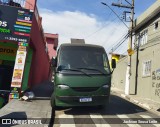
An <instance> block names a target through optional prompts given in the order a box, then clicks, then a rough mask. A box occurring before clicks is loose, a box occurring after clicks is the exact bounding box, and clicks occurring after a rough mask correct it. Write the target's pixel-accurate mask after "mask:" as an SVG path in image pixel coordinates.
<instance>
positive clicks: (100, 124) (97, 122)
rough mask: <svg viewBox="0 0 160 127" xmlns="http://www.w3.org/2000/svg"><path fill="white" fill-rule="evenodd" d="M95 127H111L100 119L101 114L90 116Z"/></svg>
mask: <svg viewBox="0 0 160 127" xmlns="http://www.w3.org/2000/svg"><path fill="white" fill-rule="evenodd" d="M90 117H91V118H92V120H93V122H94V124H95V126H96V127H111V126H110V125H109V124H108V123H107V122H106V121H105V120H104V119H103V117H102V115H101V114H90ZM96 118H97V119H96Z"/></svg>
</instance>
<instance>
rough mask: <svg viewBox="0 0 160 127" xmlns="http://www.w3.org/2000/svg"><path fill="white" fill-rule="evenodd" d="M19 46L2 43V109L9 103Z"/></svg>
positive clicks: (0, 52)
mask: <svg viewBox="0 0 160 127" xmlns="http://www.w3.org/2000/svg"><path fill="white" fill-rule="evenodd" d="M17 47H18V45H17V44H13V43H3V42H0V108H1V107H2V106H4V105H5V104H6V103H7V102H8V97H9V93H10V88H11V80H12V75H13V69H14V64H15V58H16V52H17Z"/></svg>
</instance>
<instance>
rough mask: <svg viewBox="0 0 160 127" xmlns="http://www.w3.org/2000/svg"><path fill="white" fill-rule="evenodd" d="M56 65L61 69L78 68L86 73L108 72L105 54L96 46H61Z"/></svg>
mask: <svg viewBox="0 0 160 127" xmlns="http://www.w3.org/2000/svg"><path fill="white" fill-rule="evenodd" d="M58 66H59V67H61V70H63V68H64V70H66V69H67V70H69V69H80V70H83V71H85V72H86V73H87V74H110V67H109V62H108V58H107V54H106V53H105V51H104V49H103V48H101V47H96V46H95V47H94V46H62V47H61V51H60V54H59V61H58ZM73 73H74V72H73Z"/></svg>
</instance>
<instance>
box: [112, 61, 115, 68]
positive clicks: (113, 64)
mask: <svg viewBox="0 0 160 127" xmlns="http://www.w3.org/2000/svg"><path fill="white" fill-rule="evenodd" d="M112 68H113V69H114V68H116V60H115V59H112Z"/></svg>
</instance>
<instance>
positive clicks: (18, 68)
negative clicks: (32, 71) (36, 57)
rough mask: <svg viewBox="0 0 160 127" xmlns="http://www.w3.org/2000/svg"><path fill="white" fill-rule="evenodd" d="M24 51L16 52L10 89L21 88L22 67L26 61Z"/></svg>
mask: <svg viewBox="0 0 160 127" xmlns="http://www.w3.org/2000/svg"><path fill="white" fill-rule="evenodd" d="M26 53H27V52H26V51H19V50H18V51H17V56H16V61H15V65H14V70H13V76H12V82H11V87H16V88H21V85H22V78H23V71H24V65H25V60H26Z"/></svg>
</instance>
